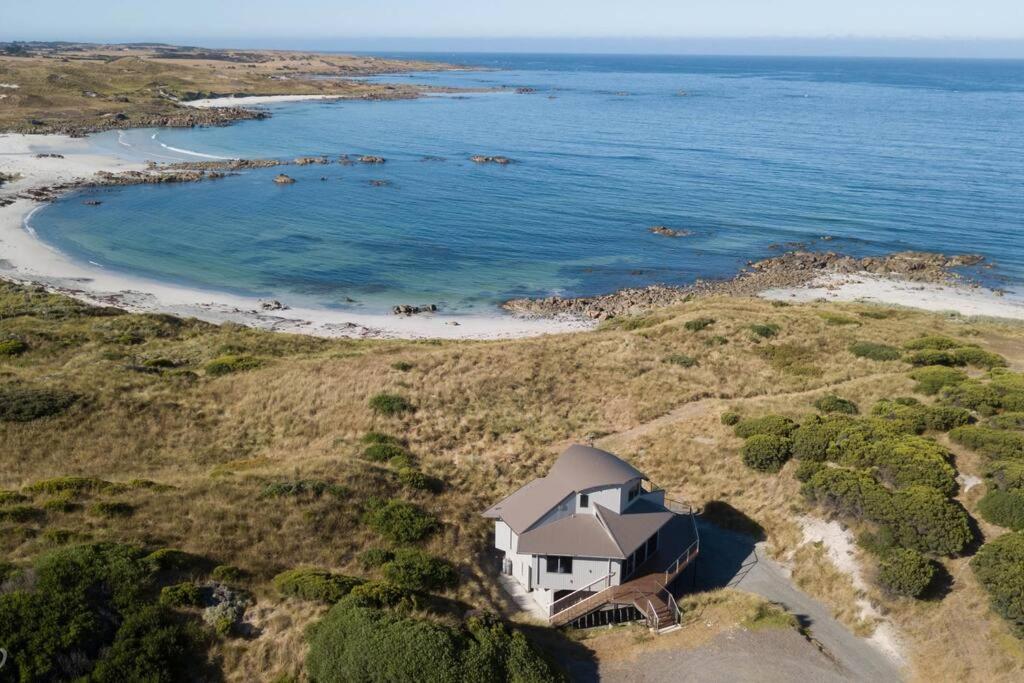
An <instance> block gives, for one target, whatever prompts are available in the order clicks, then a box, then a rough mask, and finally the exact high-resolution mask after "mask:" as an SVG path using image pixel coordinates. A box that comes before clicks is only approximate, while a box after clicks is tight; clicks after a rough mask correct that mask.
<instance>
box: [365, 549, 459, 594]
mask: <svg viewBox="0 0 1024 683" xmlns="http://www.w3.org/2000/svg"><path fill="white" fill-rule="evenodd" d="M382 570H383V572H384V578H386V579H387V580H388V581H390V582H391V583H393V584H394V585H396V586H398V587H400V588H405V589H408V590H415V591H433V590H440V589H444V588H451V587H452V586H454V585H455V584H456V582H457V581H458V576H457V575H456V573H455V568H454V567H453V566H452V565H451V563H450V562H448V561H446V560H442V559H441V558H438V557H434V556H433V555H429V554H427V553H425V552H423V551H422V550H417V549H415V548H399V549H398V550H396V551H395V554H394V558H393V559H392V560H391V561H389V562H387V563H385V564H384V566H383V567H382Z"/></svg>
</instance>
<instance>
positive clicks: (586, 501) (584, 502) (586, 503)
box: [580, 493, 590, 508]
mask: <svg viewBox="0 0 1024 683" xmlns="http://www.w3.org/2000/svg"><path fill="white" fill-rule="evenodd" d="M580 507H581V508H588V507H590V496H588V495H587V494H585V493H581V494H580Z"/></svg>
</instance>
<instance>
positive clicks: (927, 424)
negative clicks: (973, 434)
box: [871, 397, 971, 434]
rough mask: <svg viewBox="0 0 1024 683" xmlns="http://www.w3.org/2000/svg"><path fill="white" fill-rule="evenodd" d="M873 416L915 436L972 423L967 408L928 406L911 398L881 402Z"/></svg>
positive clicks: (946, 430) (873, 410)
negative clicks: (893, 423)
mask: <svg viewBox="0 0 1024 683" xmlns="http://www.w3.org/2000/svg"><path fill="white" fill-rule="evenodd" d="M871 414H872V415H875V416H877V417H880V418H884V419H886V420H890V421H892V422H896V423H899V424H900V425H901V431H905V432H909V433H914V434H921V433H922V432H924V431H925V430H928V429H933V430H936V431H940V432H948V431H949V430H950V429H953V428H954V427H960V426H963V425H965V424H967V423H968V422H970V421H971V413H970V411H969V410H967V409H966V408H958V407H956V406H947V405H933V406H926V405H924V404H923V403H921V402H920V401H918V400H917V399H915V398H909V397H907V398H897V399H895V400H892V401H887V400H882V401H879V402H878V403H876V404H875V405H874V406H873V407H872V408H871Z"/></svg>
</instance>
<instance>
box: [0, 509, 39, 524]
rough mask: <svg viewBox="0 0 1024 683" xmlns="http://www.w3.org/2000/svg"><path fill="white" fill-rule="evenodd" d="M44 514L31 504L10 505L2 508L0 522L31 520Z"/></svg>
mask: <svg viewBox="0 0 1024 683" xmlns="http://www.w3.org/2000/svg"><path fill="white" fill-rule="evenodd" d="M42 516H43V511H42V510H40V509H39V508H35V507H32V506H31V505H8V506H6V507H2V508H0V522H17V523H19V524H20V523H23V522H31V521H32V520H34V519H39V518H40V517H42Z"/></svg>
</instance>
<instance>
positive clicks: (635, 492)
mask: <svg viewBox="0 0 1024 683" xmlns="http://www.w3.org/2000/svg"><path fill="white" fill-rule="evenodd" d="M639 495H640V482H637V483H636V484H634V485H633V488H631V489H630V490H629V497H628V499H629V500H633V499H634V498H636V497H637V496H639Z"/></svg>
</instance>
